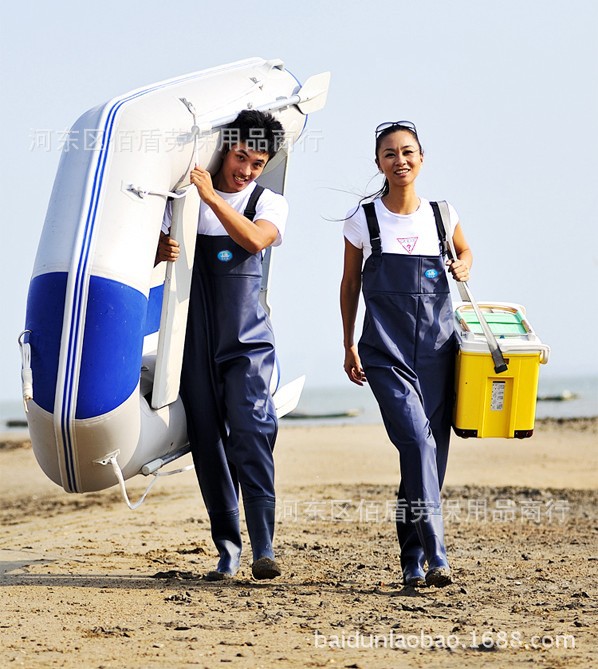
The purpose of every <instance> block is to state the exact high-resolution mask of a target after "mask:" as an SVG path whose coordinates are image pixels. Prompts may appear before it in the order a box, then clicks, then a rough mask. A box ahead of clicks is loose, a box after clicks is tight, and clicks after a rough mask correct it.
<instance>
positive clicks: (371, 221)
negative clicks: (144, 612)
mask: <svg viewBox="0 0 598 669" xmlns="http://www.w3.org/2000/svg"><path fill="white" fill-rule="evenodd" d="M361 206H362V207H363V211H364V212H365V219H366V221H367V224H368V231H369V233H370V244H371V245H372V255H373V256H381V255H382V242H381V241H380V226H379V225H378V218H377V216H376V207H375V205H374V203H373V202H367V203H366V204H363V205H361Z"/></svg>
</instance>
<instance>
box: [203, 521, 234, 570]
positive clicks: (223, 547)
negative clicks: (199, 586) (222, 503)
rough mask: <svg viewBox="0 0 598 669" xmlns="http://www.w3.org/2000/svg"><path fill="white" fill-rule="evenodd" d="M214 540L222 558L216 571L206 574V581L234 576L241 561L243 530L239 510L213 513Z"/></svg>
mask: <svg viewBox="0 0 598 669" xmlns="http://www.w3.org/2000/svg"><path fill="white" fill-rule="evenodd" d="M210 523H211V528H212V540H213V541H214V544H215V545H216V549H217V550H218V555H219V556H220V559H219V560H218V564H217V565H216V569H215V570H214V571H209V572H208V573H207V574H206V575H205V579H206V581H225V580H228V579H231V578H233V576H234V575H235V574H236V573H237V572H238V571H239V566H240V563H241V548H242V542H241V531H240V529H239V512H238V511H230V512H224V513H211V514H210Z"/></svg>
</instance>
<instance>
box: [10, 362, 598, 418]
mask: <svg viewBox="0 0 598 669" xmlns="http://www.w3.org/2000/svg"><path fill="white" fill-rule="evenodd" d="M568 393H571V394H572V395H573V398H572V399H562V400H550V401H546V400H539V401H538V403H537V405H536V418H563V419H567V418H592V417H595V416H598V375H592V376H572V377H554V378H553V377H549V378H547V379H543V378H542V376H541V375H540V384H539V389H538V396H539V397H540V398H543V397H564V396H566V395H567V394H568ZM293 413H294V415H295V416H296V417H295V418H293V417H286V418H283V420H282V425H284V426H285V427H287V426H293V425H302V426H305V425H344V424H350V425H363V424H371V423H380V422H381V419H380V411H379V409H378V405H377V404H376V400H375V399H374V396H373V395H372V391H371V390H370V388H369V387H368V386H367V384H366V385H364V386H363V387H360V386H356V385H354V384H352V383H351V382H350V381H348V380H347V383H346V385H343V386H338V387H334V388H325V387H319V386H316V387H314V386H310V384H309V379H308V380H307V382H306V385H305V389H304V390H303V393H302V395H301V400H300V402H299V405H298V407H297V409H296V410H295V412H293ZM24 420H25V411H24V409H23V404H22V402H19V401H18V400H8V401H0V429H3V430H4V431H11V430H12V429H14V430H22V429H23V427H19V426H17V427H15V428H10V427H8V426H7V421H24Z"/></svg>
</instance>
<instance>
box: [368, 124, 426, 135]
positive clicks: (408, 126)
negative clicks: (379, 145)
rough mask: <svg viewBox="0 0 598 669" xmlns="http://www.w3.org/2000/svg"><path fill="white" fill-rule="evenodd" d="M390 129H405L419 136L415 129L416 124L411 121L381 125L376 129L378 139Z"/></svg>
mask: <svg viewBox="0 0 598 669" xmlns="http://www.w3.org/2000/svg"><path fill="white" fill-rule="evenodd" d="M389 128H396V129H397V130H400V129H401V128H404V129H405V130H410V131H411V132H413V133H414V134H415V135H416V136H417V129H416V128H415V124H414V123H411V121H387V122H386V123H381V124H380V125H379V126H378V127H377V128H376V137H379V136H380V135H381V134H382V133H383V132H384V131H385V130H388V129H389Z"/></svg>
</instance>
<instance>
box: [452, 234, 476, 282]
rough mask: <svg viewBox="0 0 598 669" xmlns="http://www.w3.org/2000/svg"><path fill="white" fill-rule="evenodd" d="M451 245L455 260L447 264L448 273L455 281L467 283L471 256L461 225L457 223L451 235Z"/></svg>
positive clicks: (471, 260) (471, 263)
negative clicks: (453, 247)
mask: <svg viewBox="0 0 598 669" xmlns="http://www.w3.org/2000/svg"><path fill="white" fill-rule="evenodd" d="M453 244H454V245H455V252H456V253H457V260H453V261H452V262H451V263H450V264H449V272H450V273H451V274H452V275H453V278H454V279H455V281H469V270H470V269H471V266H472V265H473V254H472V252H471V249H470V248H469V244H468V243H467V240H466V239H465V235H464V234H463V228H462V227H461V223H457V227H456V228H455V232H454V233H453Z"/></svg>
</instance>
